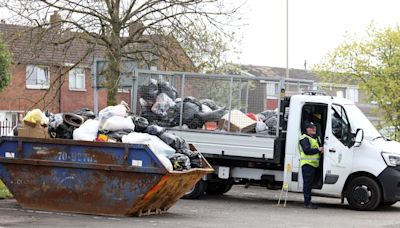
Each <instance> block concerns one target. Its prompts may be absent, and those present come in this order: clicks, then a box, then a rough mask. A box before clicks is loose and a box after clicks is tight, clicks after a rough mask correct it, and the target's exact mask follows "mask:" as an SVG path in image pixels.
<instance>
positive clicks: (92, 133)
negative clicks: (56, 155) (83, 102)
mask: <svg viewBox="0 0 400 228" xmlns="http://www.w3.org/2000/svg"><path fill="white" fill-rule="evenodd" d="M99 126H100V122H99V121H98V120H91V119H89V120H87V121H86V122H84V123H83V124H82V125H81V126H80V127H79V128H77V129H75V130H74V133H73V139H74V140H82V141H94V140H95V139H96V138H97V133H98V131H99Z"/></svg>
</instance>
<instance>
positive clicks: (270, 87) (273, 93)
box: [266, 82, 278, 98]
mask: <svg viewBox="0 0 400 228" xmlns="http://www.w3.org/2000/svg"><path fill="white" fill-rule="evenodd" d="M266 86H267V98H268V97H277V96H278V84H277V83H274V82H267V85H266Z"/></svg>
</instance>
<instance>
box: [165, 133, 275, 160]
mask: <svg viewBox="0 0 400 228" xmlns="http://www.w3.org/2000/svg"><path fill="white" fill-rule="evenodd" d="M169 132H171V133H174V134H176V135H179V136H181V137H182V138H184V139H185V140H186V141H187V142H188V143H192V144H194V145H195V146H196V147H197V148H198V150H199V151H201V153H202V154H205V155H207V154H213V155H221V156H222V155H225V156H238V157H246V158H261V159H265V160H267V159H274V138H273V137H268V136H254V135H234V134H220V133H210V132H200V131H176V130H169Z"/></svg>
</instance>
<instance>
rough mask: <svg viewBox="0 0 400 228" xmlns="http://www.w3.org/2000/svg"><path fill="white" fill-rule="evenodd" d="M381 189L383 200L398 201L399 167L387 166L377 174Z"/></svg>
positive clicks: (399, 198) (399, 191)
mask: <svg viewBox="0 0 400 228" xmlns="http://www.w3.org/2000/svg"><path fill="white" fill-rule="evenodd" d="M378 180H379V181H380V182H381V185H382V189H383V201H385V202H395V201H400V168H396V167H387V168H386V169H384V170H383V172H382V173H381V174H379V176H378Z"/></svg>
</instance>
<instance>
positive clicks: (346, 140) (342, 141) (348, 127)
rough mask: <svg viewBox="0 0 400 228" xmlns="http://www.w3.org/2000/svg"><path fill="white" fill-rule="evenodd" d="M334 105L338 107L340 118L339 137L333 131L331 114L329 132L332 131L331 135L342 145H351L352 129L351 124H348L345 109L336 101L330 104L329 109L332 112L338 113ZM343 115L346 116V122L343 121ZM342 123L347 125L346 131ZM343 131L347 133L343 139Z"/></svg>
mask: <svg viewBox="0 0 400 228" xmlns="http://www.w3.org/2000/svg"><path fill="white" fill-rule="evenodd" d="M334 106H337V107H340V109H341V110H340V120H341V124H342V125H341V138H338V137H337V136H336V135H335V134H334V133H333V126H332V124H333V117H332V115H331V133H332V135H333V136H334V137H335V138H336V139H337V140H339V141H340V142H341V143H342V144H343V145H345V146H347V147H351V136H352V133H351V132H352V129H351V125H350V121H349V117H348V115H347V113H346V109H345V108H344V107H343V106H342V105H340V104H336V103H332V105H331V109H332V112H333V113H332V114H334V113H338V110H336V109H335V108H334ZM343 115H344V116H345V117H346V120H347V123H346V122H345V121H343V120H344V119H343ZM344 124H345V125H347V132H345V131H344V129H345V128H344V127H343V126H344ZM345 133H347V137H346V139H345V140H344V139H343V135H345Z"/></svg>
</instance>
